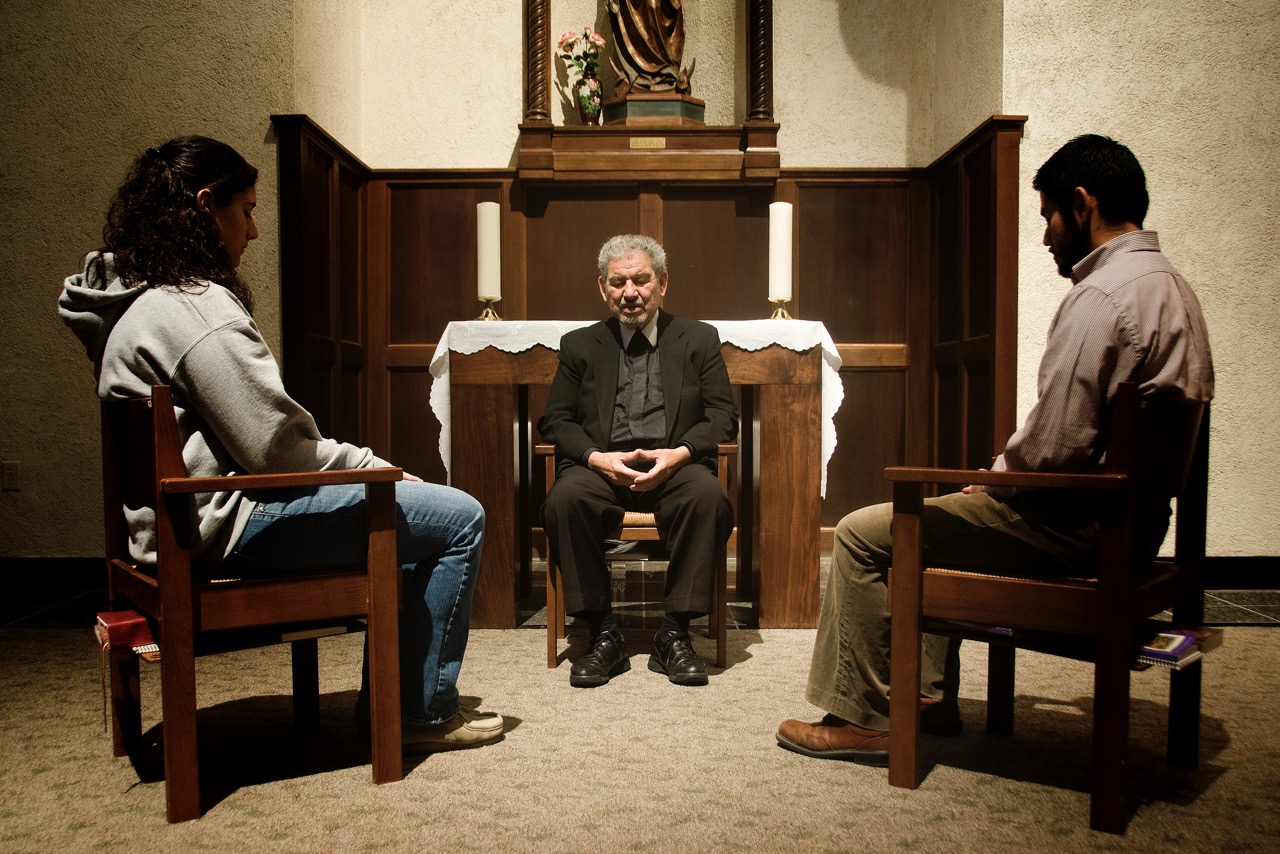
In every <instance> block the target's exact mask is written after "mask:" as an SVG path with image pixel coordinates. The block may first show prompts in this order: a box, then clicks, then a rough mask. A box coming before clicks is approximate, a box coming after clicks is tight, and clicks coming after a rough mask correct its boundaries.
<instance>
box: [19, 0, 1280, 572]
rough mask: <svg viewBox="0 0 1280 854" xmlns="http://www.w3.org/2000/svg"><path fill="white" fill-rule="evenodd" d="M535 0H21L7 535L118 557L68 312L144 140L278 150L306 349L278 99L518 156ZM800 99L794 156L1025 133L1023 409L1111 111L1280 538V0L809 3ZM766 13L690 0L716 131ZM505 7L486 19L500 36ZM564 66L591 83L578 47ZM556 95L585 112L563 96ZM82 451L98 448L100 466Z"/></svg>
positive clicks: (267, 252)
mask: <svg viewBox="0 0 1280 854" xmlns="http://www.w3.org/2000/svg"><path fill="white" fill-rule="evenodd" d="M523 5H524V4H523V3H518V2H511V0H477V2H474V3H452V2H444V1H443V0H400V2H365V0H359V2H357V1H356V0H353V1H352V2H343V0H295V2H293V3H275V2H267V0H205V2H202V3H199V4H193V3H182V4H177V3H171V2H168V1H167V0H108V2H100V3H94V4H84V3H81V2H78V0H41V2H35V1H34V0H9V2H7V3H6V4H5V13H6V15H5V19H6V21H5V24H6V26H5V27H4V28H0V79H3V80H4V81H5V83H4V89H3V92H4V94H3V96H0V98H2V99H3V100H2V101H0V107H3V109H4V113H5V116H6V119H7V121H6V122H5V123H3V124H0V150H3V151H4V152H5V164H4V166H3V167H0V222H3V223H4V240H3V241H0V253H2V254H0V260H2V261H3V264H4V269H5V270H6V271H8V274H9V276H10V277H11V279H12V281H10V282H9V283H7V284H6V285H5V286H4V287H3V288H0V317H2V318H3V319H4V322H3V324H0V348H3V349H0V352H3V353H4V354H5V356H6V358H5V359H4V360H2V361H0V388H2V389H3V395H2V396H0V455H3V458H4V459H17V460H20V461H21V462H22V465H23V476H24V488H23V490H22V491H20V492H3V493H0V556H6V555H85V554H93V553H95V552H96V551H97V549H98V548H100V530H99V528H100V522H99V499H98V490H99V485H98V467H99V462H98V450H97V428H96V419H97V410H96V406H95V403H94V401H93V399H92V396H91V394H90V392H89V389H90V388H91V385H92V375H91V371H90V368H89V364H88V362H87V360H85V358H84V355H83V352H82V351H81V350H80V348H79V345H78V343H77V342H75V340H74V339H73V338H72V336H71V335H70V334H69V333H67V332H66V331H65V329H63V327H62V325H61V324H60V322H59V321H58V319H57V316H56V313H55V312H54V302H55V300H56V297H57V293H58V288H59V286H60V284H61V281H62V278H63V277H64V276H66V275H67V274H68V273H70V272H72V271H73V269H74V268H75V267H76V265H77V263H78V260H79V258H80V256H81V255H82V254H83V252H84V251H86V250H87V249H90V248H92V247H93V246H95V245H96V243H97V240H98V232H99V229H100V227H101V218H102V213H103V211H104V209H105V206H106V203H107V199H108V196H109V194H110V192H111V191H112V190H113V189H114V188H115V186H116V185H117V184H118V182H119V180H120V178H121V177H122V175H123V173H124V170H125V168H126V166H127V165H128V163H129V160H130V159H131V158H132V157H133V156H134V155H136V154H137V153H138V152H139V151H141V150H142V149H144V148H146V147H147V146H148V145H153V144H155V143H156V142H157V141H162V140H164V139H166V138H168V137H170V136H173V135H176V134H179V133H189V132H199V133H206V134H209V135H212V136H217V137H220V138H222V139H225V140H227V141H228V142H231V143H232V144H233V145H235V146H236V147H237V148H239V149H240V150H241V151H243V152H244V153H245V154H246V156H248V157H249V158H250V160H252V161H253V162H254V163H255V164H256V165H258V166H259V168H260V169H261V170H262V177H261V180H260V184H259V197H260V199H261V200H262V204H261V205H260V206H259V214H258V221H259V226H260V229H261V231H262V235H263V237H262V239H261V240H259V241H258V243H257V244H256V245H254V246H253V247H252V248H251V249H250V251H249V252H248V254H247V255H246V260H245V264H244V273H245V274H246V277H247V278H248V279H250V280H251V282H252V283H253V285H254V286H255V287H256V288H257V290H258V291H259V293H260V300H259V304H260V309H259V318H258V319H259V323H260V325H262V327H263V329H264V331H265V333H266V334H267V337H268V340H269V341H270V342H272V343H273V344H275V343H276V342H278V340H279V326H280V319H279V305H278V303H279V301H278V298H277V296H278V293H279V282H278V279H279V276H278V268H279V257H278V249H277V247H278V243H277V241H276V236H277V233H278V229H277V220H276V211H275V204H274V200H275V197H276V182H275V177H276V176H275V156H276V154H275V149H274V147H273V145H272V141H271V139H270V121H269V116H270V115H271V114H272V113H286V112H302V113H308V114H309V115H311V116H313V117H315V118H316V119H317V121H319V123H320V124H321V125H322V126H323V127H325V128H326V129H327V130H329V131H330V132H331V133H333V134H334V135H335V136H336V137H337V138H338V139H339V140H340V141H341V142H343V143H344V144H345V145H346V146H347V147H348V148H350V149H351V150H352V151H354V152H355V153H356V154H357V155H358V156H360V157H361V158H362V159H364V160H365V161H366V162H367V163H369V164H370V165H372V166H375V167H380V168H391V167H481V168H492V167H502V166H507V165H509V164H511V163H512V158H513V155H514V152H515V145H516V140H517V137H518V131H517V125H518V124H519V122H520V120H521V118H522V116H523V109H524V96H523V90H522V86H523V69H522V50H523V39H524V35H523ZM774 7H775V8H774V36H775V37H774V46H775V56H774V76H775V95H774V112H775V115H776V117H777V118H778V120H779V121H780V122H781V123H782V133H781V138H780V145H781V148H782V162H783V165H784V166H787V167H850V166H908V165H910V166H923V165H927V164H928V163H929V162H931V161H932V160H933V159H934V158H935V157H937V156H938V155H939V154H941V153H942V152H944V151H945V150H946V149H948V148H949V147H950V146H951V145H953V144H954V143H955V142H956V141H958V140H959V139H960V138H961V137H962V136H964V134H966V133H968V131H969V130H971V129H972V128H973V127H974V126H976V125H977V124H978V123H979V122H980V121H982V120H983V119H984V118H985V117H986V116H988V115H990V114H992V113H997V112H1003V113H1015V114H1016V113H1022V114H1026V115H1028V116H1029V117H1030V119H1029V121H1028V124H1027V133H1026V137H1025V139H1024V141H1023V145H1022V162H1023V188H1024V193H1023V196H1022V208H1021V211H1020V216H1021V252H1020V291H1021V293H1020V303H1019V314H1020V317H1019V323H1020V344H1019V353H1018V358H1019V408H1020V410H1021V412H1023V413H1025V412H1026V410H1027V409H1029V408H1030V406H1031V403H1032V401H1033V400H1034V396H1035V376H1034V372H1035V366H1036V364H1037V362H1038V360H1039V357H1040V353H1041V351H1042V349H1043V340H1044V331H1045V329H1046V327H1047V325H1048V322H1049V320H1050V318H1051V317H1052V313H1053V311H1054V309H1055V307H1056V306H1057V303H1058V301H1059V300H1060V299H1061V297H1062V294H1063V292H1064V288H1065V287H1066V283H1065V281H1064V280H1062V279H1059V278H1058V277H1057V276H1056V275H1055V274H1054V272H1053V268H1052V265H1051V264H1050V262H1049V260H1048V257H1047V255H1046V253H1045V251H1044V248H1043V247H1042V246H1040V244H1039V239H1040V225H1039V220H1038V210H1037V200H1036V198H1035V196H1034V194H1033V193H1032V192H1031V191H1030V178H1031V173H1032V172H1033V171H1034V169H1035V167H1036V166H1037V165H1038V164H1039V163H1040V162H1042V161H1043V160H1044V159H1045V158H1046V157H1047V156H1048V155H1049V154H1050V153H1051V152H1052V151H1053V150H1054V149H1055V148H1056V147H1057V146H1058V145H1060V144H1061V143H1062V142H1064V141H1065V140H1066V139H1067V138H1069V137H1070V136H1072V135H1074V134H1076V133H1079V132H1083V131H1100V132H1104V133H1110V134H1113V135H1115V136H1116V137H1118V138H1119V139H1121V140H1123V141H1125V142H1126V143H1128V144H1129V145H1131V146H1132V147H1133V148H1134V150H1135V151H1136V152H1137V154H1138V156H1139V157H1140V158H1141V159H1142V161H1143V163H1144V165H1145V166H1146V168H1147V171H1148V176H1149V180H1150V184H1151V190H1152V197H1153V205H1152V211H1151V215H1150V218H1149V222H1148V224H1149V226H1151V227H1153V228H1155V229H1157V230H1159V232H1160V234H1161V239H1162V241H1163V242H1164V244H1165V247H1166V250H1167V253H1168V254H1169V256H1170V257H1171V258H1172V259H1173V260H1174V262H1175V263H1176V264H1178V265H1179V266H1180V267H1181V268H1182V269H1183V270H1184V272H1185V273H1186V274H1187V276H1188V277H1189V278H1190V280H1191V282H1192V283H1193V285H1194V286H1195V287H1196V289H1197V291H1198V293H1199V294H1200V297H1201V301H1202V303H1203V304H1204V307H1205V312H1206V314H1207V315H1208V317H1209V323H1210V332H1211V335H1212V343H1213V347H1214V354H1215V357H1216V362H1217V365H1218V376H1219V398H1218V403H1217V406H1216V408H1215V412H1214V424H1215V429H1214V451H1213V466H1214V473H1213V481H1212V484H1211V490H1212V495H1211V511H1210V528H1211V530H1210V541H1209V546H1210V550H1211V552H1212V553H1214V554H1221V555H1232V554H1243V555H1250V554H1257V555H1276V554H1280V530H1277V529H1276V527H1275V526H1274V525H1271V524H1268V523H1269V522H1270V518H1269V517H1270V515H1273V512H1271V508H1272V507H1274V506H1275V505H1276V499H1277V495H1276V492H1277V490H1278V489H1280V487H1278V486H1277V483H1280V466H1278V465H1277V460H1276V452H1275V450H1274V449H1275V447H1276V446H1277V444H1280V443H1278V442H1277V436H1276V433H1277V427H1276V425H1277V423H1280V417H1277V416H1278V415H1280V413H1277V411H1276V410H1277V408H1278V407H1280V395H1277V394H1276V393H1275V392H1274V391H1273V389H1274V381H1275V378H1276V376H1277V374H1280V370H1278V366H1277V361H1280V355H1278V354H1277V347H1276V345H1275V341H1276V340H1277V331H1278V330H1277V328H1276V327H1277V324H1280V307H1278V306H1277V299H1276V293H1277V291H1278V290H1280V288H1278V287H1277V286H1278V285H1280V282H1277V281H1276V279H1277V273H1276V267H1277V257H1276V255H1277V253H1276V251H1275V248H1274V247H1275V239H1274V237H1273V235H1274V234H1275V233H1276V232H1277V226H1278V225H1280V223H1278V222H1277V218H1278V217H1280V214H1278V213H1277V209H1278V205H1277V196H1278V195H1280V185H1278V184H1277V182H1276V181H1275V180H1274V175H1275V174H1276V173H1277V166H1278V165H1280V164H1278V163H1277V160H1278V159H1280V140H1278V139H1277V114H1278V112H1280V110H1278V108H1277V106H1276V104H1277V99H1276V97H1275V92H1276V91H1278V90H1280V85H1278V84H1280V79H1278V77H1280V55H1278V53H1277V52H1278V50H1280V48H1278V47H1277V46H1278V45H1280V23H1278V22H1280V11H1278V10H1277V8H1276V4H1275V3H1274V2H1273V0H1241V2H1237V3H1234V4H1211V3H1207V2H1186V0H1146V2H1141V3H1139V2H1137V0H1122V2H1114V0H1112V2H1103V0H1043V1H1042V0H1035V2H1032V0H1004V2H1003V3H992V2H985V0H951V2H942V0H807V1H806V2H783V0H778V2H775V4H774ZM744 8H745V4H744V3H743V2H741V0H690V2H689V3H688V10H687V12H686V18H687V19H686V27H687V32H688V39H689V43H688V46H687V48H686V60H690V59H694V58H696V60H697V70H696V72H695V75H694V94H695V95H696V96H697V97H700V98H703V99H704V100H706V102H707V121H708V123H710V124H733V123H737V122H741V121H742V120H743V118H744V117H745V115H746V110H747V103H746V95H745V93H746V80H747V73H746V69H745V67H744V56H745V51H744V50H743V49H742V47H741V45H742V44H743V43H744V40H745V37H746V32H745V20H744V16H745V12H744V11H743V10H744ZM602 10H603V3H602V2H598V0H553V3H552V11H551V30H552V36H553V38H554V37H556V36H558V35H559V34H560V33H561V32H564V31H566V30H570V29H574V28H577V27H580V26H582V25H583V24H587V23H590V24H592V25H593V26H596V27H598V28H601V29H603V30H604V31H605V32H606V33H607V32H608V27H607V18H606V16H605V14H604V13H603V11H602ZM477 20H479V21H481V22H482V25H481V26H479V27H477V26H476V24H475V22H476V21H477ZM554 67H555V68H556V71H557V75H556V76H557V79H558V80H563V79H564V78H563V76H562V72H561V68H562V64H561V63H560V62H559V60H554ZM552 112H553V117H554V118H555V120H556V121H560V120H561V116H562V107H561V103H560V101H559V98H558V96H557V95H556V93H554V92H553V98H552ZM68 461H71V462H70V464H69V463H68Z"/></svg>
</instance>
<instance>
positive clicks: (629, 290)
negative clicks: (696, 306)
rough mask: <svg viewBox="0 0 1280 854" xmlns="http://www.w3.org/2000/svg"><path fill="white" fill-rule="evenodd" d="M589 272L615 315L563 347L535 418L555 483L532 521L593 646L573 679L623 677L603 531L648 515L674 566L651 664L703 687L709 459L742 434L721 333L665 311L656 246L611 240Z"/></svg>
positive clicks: (714, 535)
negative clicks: (549, 447)
mask: <svg viewBox="0 0 1280 854" xmlns="http://www.w3.org/2000/svg"><path fill="white" fill-rule="evenodd" d="M598 266H599V272H600V278H599V281H598V285H599V288H600V296H601V298H602V299H603V300H604V302H605V305H607V306H608V307H609V310H610V312H612V314H613V317H611V318H610V319H609V320H604V321H601V322H599V323H596V324H593V325H591V326H588V327H586V328H584V329H577V330H574V331H572V332H569V333H567V334H566V335H565V336H564V337H563V338H562V339H561V342H560V364H559V368H558V370H557V371H556V377H555V380H554V381H553V382H552V385H551V393H550V396H549V398H548V400H547V408H546V411H545V413H544V414H543V416H542V419H541V420H540V421H539V422H538V430H539V431H540V432H541V433H542V438H543V439H545V440H547V441H549V442H554V443H555V445H556V456H557V461H556V472H557V474H556V482H555V485H554V486H553V487H552V489H551V491H550V493H549V494H548V495H547V500H546V503H545V504H544V505H543V508H542V516H543V524H544V525H545V527H546V530H547V536H548V540H549V543H550V547H551V553H552V556H553V557H554V558H555V559H556V560H557V561H558V562H559V564H560V567H561V570H562V572H563V574H564V596H565V611H566V612H567V613H569V614H573V615H574V616H579V617H584V618H585V619H586V621H587V625H588V626H589V627H590V629H591V648H590V650H589V651H588V652H587V653H586V654H585V655H584V656H582V658H580V659H579V660H578V661H577V662H575V663H574V665H573V668H572V670H571V671H570V675H569V683H570V684H571V685H575V686H578V687H583V688H589V687H595V686H598V685H603V684H605V683H606V682H608V681H609V680H610V679H611V678H612V677H614V676H616V675H618V674H620V673H623V672H625V671H627V670H629V669H630V666H631V665H630V661H629V660H628V657H627V649H626V644H625V642H624V641H623V637H622V633H621V632H620V631H618V628H617V625H616V623H615V621H614V619H613V615H612V611H611V601H610V583H609V572H608V568H607V566H606V564H605V560H604V550H605V542H604V537H605V534H606V533H607V532H608V531H609V530H611V529H613V528H615V527H617V526H618V524H619V523H620V522H621V521H622V516H623V514H624V512H626V511H628V510H633V511H641V512H650V513H653V514H654V515H655V516H656V518H657V523H658V529H659V531H660V532H661V534H662V537H663V540H664V541H665V542H666V543H667V546H668V550H669V552H670V558H671V560H670V563H669V564H668V567H667V578H666V592H665V599H664V607H665V609H666V617H665V618H664V621H663V626H662V629H661V630H659V631H658V633H657V634H656V635H655V636H654V640H653V655H652V656H651V657H650V659H649V669H650V670H654V671H657V672H659V673H665V674H666V675H667V677H668V678H669V679H670V680H671V681H672V682H674V683H676V684H679V685H705V684H706V683H707V674H706V669H705V667H703V664H702V662H701V660H699V659H698V657H697V655H695V654H694V652H693V648H692V646H691V645H690V643H689V634H688V629H689V621H690V619H692V618H693V617H696V616H700V615H702V614H706V613H708V612H709V611H710V610H711V592H712V591H711V585H712V579H713V577H714V573H713V566H714V561H715V558H716V552H717V551H718V550H719V549H720V547H722V546H723V545H724V543H725V541H726V540H728V538H729V534H730V532H731V531H732V529H733V509H732V507H731V505H730V504H729V499H728V497H727V496H726V495H725V493H724V489H723V488H722V487H721V486H720V482H719V480H718V479H717V478H716V466H717V457H716V452H717V446H718V445H719V443H720V442H727V441H731V440H732V439H733V438H734V437H736V436H737V434H738V410H737V408H736V407H735V406H734V403H733V393H732V390H731V389H730V387H729V374H728V372H727V371H726V370H725V366H724V359H723V358H722V357H721V355H720V336H719V333H717V332H716V329H715V327H713V326H711V325H710V324H707V323H702V322H700V321H697V320H689V319H687V318H682V317H673V316H672V315H670V314H667V313H666V312H664V311H662V310H661V306H662V299H663V297H664V296H665V295H666V292H667V259H666V252H665V251H664V250H663V248H662V246H661V245H660V244H659V243H658V242H657V241H656V240H654V239H652V238H650V237H645V236H643V235H634V234H624V235H618V236H616V237H613V238H610V239H609V240H608V241H607V242H606V243H605V244H604V246H603V247H601V249H600V253H599V257H598Z"/></svg>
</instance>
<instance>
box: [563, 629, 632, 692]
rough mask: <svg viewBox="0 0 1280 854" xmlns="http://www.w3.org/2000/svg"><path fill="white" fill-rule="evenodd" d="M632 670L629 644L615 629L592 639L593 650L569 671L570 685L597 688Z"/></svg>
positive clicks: (576, 662)
mask: <svg viewBox="0 0 1280 854" xmlns="http://www.w3.org/2000/svg"><path fill="white" fill-rule="evenodd" d="M630 669H631V659H629V658H627V643H626V641H624V640H623V639H622V632H620V631H617V630H616V629H615V630H614V631H611V632H604V633H602V634H599V635H597V636H596V637H594V638H592V639H591V649H590V650H588V651H587V654H586V655H584V656H582V658H579V659H578V660H577V661H575V662H574V663H573V667H572V668H571V669H570V670H569V684H570V685H572V686H573V687H575V688H596V687H598V686H600V685H603V684H604V683H606V682H608V681H609V680H610V679H612V678H613V677H614V676H617V675H618V674H619V673H626V672H627V671H628V670H630Z"/></svg>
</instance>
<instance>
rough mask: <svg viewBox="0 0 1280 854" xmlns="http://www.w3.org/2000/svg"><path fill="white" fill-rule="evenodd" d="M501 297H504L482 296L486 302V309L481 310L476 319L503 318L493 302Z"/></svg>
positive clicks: (482, 299)
mask: <svg viewBox="0 0 1280 854" xmlns="http://www.w3.org/2000/svg"><path fill="white" fill-rule="evenodd" d="M500 299H502V297H482V298H481V301H482V302H483V303H484V311H482V312H480V316H479V317H477V318H476V320H501V319H502V318H501V317H500V316H499V315H498V312H497V311H496V310H495V309H494V307H493V304H494V303H496V302H497V301H498V300H500Z"/></svg>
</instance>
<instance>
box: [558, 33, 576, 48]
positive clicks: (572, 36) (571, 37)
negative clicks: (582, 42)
mask: <svg viewBox="0 0 1280 854" xmlns="http://www.w3.org/2000/svg"><path fill="white" fill-rule="evenodd" d="M577 38H578V34H577V33H565V34H564V35H562V36H561V37H560V41H559V42H558V43H557V44H556V50H564V46H565V45H566V44H568V43H569V42H571V41H576V40H577Z"/></svg>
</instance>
